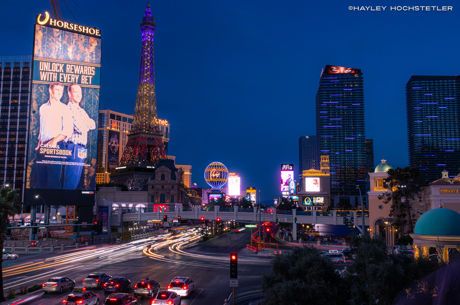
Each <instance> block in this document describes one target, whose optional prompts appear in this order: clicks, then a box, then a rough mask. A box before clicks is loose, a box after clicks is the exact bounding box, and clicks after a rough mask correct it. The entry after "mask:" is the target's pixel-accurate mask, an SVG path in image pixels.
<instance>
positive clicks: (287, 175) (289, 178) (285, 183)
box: [281, 164, 295, 196]
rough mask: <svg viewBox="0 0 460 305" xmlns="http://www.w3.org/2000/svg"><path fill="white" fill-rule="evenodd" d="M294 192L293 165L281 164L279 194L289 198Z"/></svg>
mask: <svg viewBox="0 0 460 305" xmlns="http://www.w3.org/2000/svg"><path fill="white" fill-rule="evenodd" d="M293 190H295V181H294V165H293V164H281V194H282V195H283V196H289V194H290V193H293Z"/></svg>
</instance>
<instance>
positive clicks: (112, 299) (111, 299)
mask: <svg viewBox="0 0 460 305" xmlns="http://www.w3.org/2000/svg"><path fill="white" fill-rule="evenodd" d="M109 301H118V299H117V298H109Z"/></svg>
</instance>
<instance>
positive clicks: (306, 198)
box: [303, 197, 313, 205]
mask: <svg viewBox="0 0 460 305" xmlns="http://www.w3.org/2000/svg"><path fill="white" fill-rule="evenodd" d="M303 204H304V205H313V202H312V201H311V198H310V197H305V198H304V200H303Z"/></svg>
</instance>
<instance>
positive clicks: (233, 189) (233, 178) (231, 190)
mask: <svg viewBox="0 0 460 305" xmlns="http://www.w3.org/2000/svg"><path fill="white" fill-rule="evenodd" d="M228 195H229V196H240V195H241V178H240V176H238V175H236V174H232V173H230V176H228Z"/></svg>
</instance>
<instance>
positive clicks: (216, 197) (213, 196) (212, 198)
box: [208, 193, 224, 202]
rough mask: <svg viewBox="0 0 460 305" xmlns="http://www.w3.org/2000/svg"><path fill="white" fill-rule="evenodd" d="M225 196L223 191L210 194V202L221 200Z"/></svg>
mask: <svg viewBox="0 0 460 305" xmlns="http://www.w3.org/2000/svg"><path fill="white" fill-rule="evenodd" d="M223 198H224V194H222V193H217V194H209V195H208V202H213V201H214V202H217V201H219V200H221V199H223Z"/></svg>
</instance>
